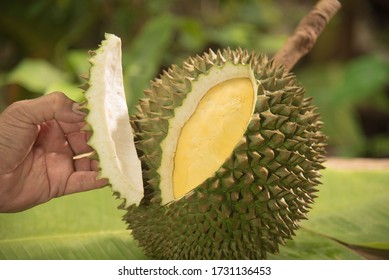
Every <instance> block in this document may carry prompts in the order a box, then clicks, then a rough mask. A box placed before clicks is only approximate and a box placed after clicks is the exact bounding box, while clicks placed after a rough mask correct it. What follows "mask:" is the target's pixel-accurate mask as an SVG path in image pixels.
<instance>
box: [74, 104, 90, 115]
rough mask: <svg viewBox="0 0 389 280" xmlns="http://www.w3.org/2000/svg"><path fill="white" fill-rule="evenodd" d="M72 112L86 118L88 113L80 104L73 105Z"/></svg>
mask: <svg viewBox="0 0 389 280" xmlns="http://www.w3.org/2000/svg"><path fill="white" fill-rule="evenodd" d="M72 111H73V112H74V113H76V114H79V115H82V116H86V115H87V113H88V112H87V110H86V109H85V108H84V107H82V104H79V103H73V105H72Z"/></svg>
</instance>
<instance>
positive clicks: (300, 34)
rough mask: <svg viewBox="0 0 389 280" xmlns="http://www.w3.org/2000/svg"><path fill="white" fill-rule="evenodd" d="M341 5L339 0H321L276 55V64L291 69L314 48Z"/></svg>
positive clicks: (287, 69)
mask: <svg viewBox="0 0 389 280" xmlns="http://www.w3.org/2000/svg"><path fill="white" fill-rule="evenodd" d="M340 7H341V4H340V3H339V1H338V0H320V1H319V2H318V3H317V4H316V6H315V7H314V8H313V9H312V10H311V11H310V12H309V14H307V15H306V16H305V17H304V18H303V19H302V20H301V21H300V23H299V25H298V26H297V28H296V30H295V31H294V33H293V35H292V36H290V37H289V39H288V40H287V41H286V43H285V45H284V46H283V47H282V48H281V50H279V51H278V52H277V54H276V55H275V56H274V65H275V66H281V65H283V66H284V68H285V70H286V71H290V70H291V69H292V68H293V66H294V65H295V64H296V63H297V62H298V61H299V59H300V58H301V57H303V56H304V55H305V54H307V53H308V52H309V51H310V50H311V49H312V47H313V46H314V44H315V42H316V40H317V38H318V37H319V35H320V33H321V32H322V31H323V29H324V27H325V26H326V24H327V23H328V22H329V21H330V19H331V18H332V17H333V16H334V15H335V14H336V13H337V11H338V10H339V9H340Z"/></svg>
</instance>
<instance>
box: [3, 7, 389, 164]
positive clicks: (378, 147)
mask: <svg viewBox="0 0 389 280" xmlns="http://www.w3.org/2000/svg"><path fill="white" fill-rule="evenodd" d="M315 2H316V1H313V0H305V1H301V0H294V1H287V0H244V1H238V0H199V1H195V0H193V1H177V0H168V1H158V0H149V1H142V0H130V1H125V0H86V1H76V0H37V1H23V0H13V1H1V3H0V11H1V16H0V111H1V110H3V109H4V108H5V107H6V106H8V105H9V104H10V103H12V102H14V101H16V100H20V99H26V98H34V97H37V96H39V95H41V94H44V93H48V92H51V91H55V90H59V91H64V92H65V93H66V94H68V95H69V96H70V97H71V98H73V99H74V100H76V101H80V100H81V99H82V94H81V90H80V89H79V88H78V86H80V85H82V84H83V83H85V81H84V80H83V79H82V78H81V76H85V75H87V73H88V69H89V64H88V50H93V49H96V48H97V46H98V44H99V43H100V41H101V40H102V39H103V38H104V33H105V32H108V33H114V34H116V35H118V36H119V37H121V38H122V41H123V71H124V78H125V88H126V93H127V95H128V104H129V107H130V109H133V107H134V104H135V103H136V101H137V100H138V99H139V98H140V97H142V94H143V90H144V89H145V88H147V87H148V85H149V81H150V80H151V79H153V78H154V77H156V76H157V75H158V73H160V72H161V71H162V70H163V69H166V68H167V67H169V65H171V64H173V63H174V64H180V63H181V62H182V60H183V59H185V58H186V57H188V56H194V55H196V54H198V53H202V52H203V51H205V50H207V49H208V48H212V49H216V48H223V47H231V48H236V47H241V48H247V49H250V50H255V51H257V52H262V53H265V54H267V55H269V56H272V55H274V54H275V53H276V52H277V50H278V49H280V48H281V46H282V45H283V43H284V42H285V40H286V38H287V37H288V35H290V34H291V33H292V32H293V29H294V27H295V26H296V25H297V23H298V21H299V20H300V19H301V18H302V17H303V16H304V15H305V14H306V13H307V12H308V11H309V9H310V8H311V7H312V6H313V5H314V3H315ZM341 2H342V4H343V8H342V10H341V12H340V13H339V14H338V15H337V16H336V17H335V18H334V19H333V20H332V21H331V23H330V24H329V25H328V26H327V28H326V30H325V32H324V34H323V35H322V36H321V37H320V38H319V40H318V42H317V45H316V46H315V48H314V49H313V50H312V52H311V53H310V54H309V55H308V56H307V57H306V58H304V59H303V60H302V61H301V62H300V63H299V65H298V66H297V67H296V69H295V70H294V71H295V73H296V74H297V77H298V79H299V80H300V81H301V83H302V84H303V85H304V86H305V87H306V89H307V95H308V96H314V98H315V99H314V100H315V104H316V105H317V106H318V107H319V111H320V113H321V114H322V118H323V121H324V123H325V127H324V130H325V133H326V134H327V135H328V136H329V144H330V145H329V153H330V154H331V155H342V156H373V157H383V156H389V113H388V112H389V94H388V91H389V89H388V88H389V87H388V80H389V79H388V77H389V64H388V60H387V59H386V58H385V57H387V56H388V51H387V42H386V41H387V40H388V38H387V36H385V34H386V33H385V32H386V31H387V30H388V28H387V27H388V26H389V24H388V21H387V19H386V20H385V18H387V17H386V16H385V13H382V11H385V8H386V9H388V10H389V7H388V5H385V3H383V4H382V1H381V2H380V1H376V0H369V1H367V2H366V1H363V0H358V1H353V0H344V1H341ZM378 2H379V3H381V4H379V5H383V6H377V5H378V4H377V3H378ZM388 10H387V11H388ZM377 11H379V12H377ZM385 40H386V41H385Z"/></svg>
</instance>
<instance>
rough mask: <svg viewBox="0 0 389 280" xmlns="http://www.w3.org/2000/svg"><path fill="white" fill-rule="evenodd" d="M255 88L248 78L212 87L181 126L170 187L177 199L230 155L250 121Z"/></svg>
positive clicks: (232, 80) (231, 80) (201, 180)
mask: <svg viewBox="0 0 389 280" xmlns="http://www.w3.org/2000/svg"><path fill="white" fill-rule="evenodd" d="M254 97H255V95H254V89H253V85H252V82H251V80H250V79H249V78H235V79H230V80H227V81H224V82H222V83H220V84H217V85H216V86H214V87H212V88H211V89H210V90H209V91H208V92H207V93H206V94H205V96H204V97H203V98H202V99H201V101H200V103H199V105H198V107H197V109H196V111H195V112H194V113H193V114H192V116H191V117H190V119H189V120H188V121H187V122H186V123H185V125H184V127H183V128H182V131H181V134H180V137H179V140H178V144H177V148H176V154H175V157H174V170H173V189H174V197H175V199H178V198H180V197H182V196H183V195H185V194H186V193H188V192H189V191H191V190H192V189H194V188H195V187H197V186H198V185H200V184H201V183H202V182H203V181H205V180H206V179H207V178H208V177H211V176H212V174H213V173H214V172H215V171H216V170H217V169H218V168H219V167H220V166H221V165H222V164H223V162H224V161H225V160H226V159H227V158H228V157H229V156H231V151H233V149H234V147H235V146H236V145H237V143H238V142H239V141H240V140H241V139H242V137H243V134H244V132H245V131H246V128H247V125H248V123H249V121H250V118H251V115H252V111H253V104H254V99H255V98H254Z"/></svg>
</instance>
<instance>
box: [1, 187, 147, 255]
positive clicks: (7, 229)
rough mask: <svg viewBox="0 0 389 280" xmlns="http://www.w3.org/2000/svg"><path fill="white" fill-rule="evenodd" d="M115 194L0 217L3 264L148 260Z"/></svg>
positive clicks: (64, 199) (52, 203)
mask: <svg viewBox="0 0 389 280" xmlns="http://www.w3.org/2000/svg"><path fill="white" fill-rule="evenodd" d="M118 204H119V201H117V200H115V199H114V198H113V197H112V191H111V190H110V189H109V188H105V189H101V190H95V191H90V192H85V193H78V194H75V195H70V196H65V197H61V198H57V199H54V200H52V201H50V202H48V203H46V204H44V205H40V206H37V207H35V208H32V209H30V210H27V211H24V212H21V213H13V214H0V259H144V258H145V256H144V255H143V253H142V251H141V249H140V248H138V247H137V245H136V242H135V241H133V240H132V238H131V234H130V231H128V230H127V229H126V225H125V223H124V222H123V221H122V220H121V217H122V216H123V215H124V211H122V210H118V209H117V205H118Z"/></svg>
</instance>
